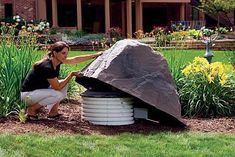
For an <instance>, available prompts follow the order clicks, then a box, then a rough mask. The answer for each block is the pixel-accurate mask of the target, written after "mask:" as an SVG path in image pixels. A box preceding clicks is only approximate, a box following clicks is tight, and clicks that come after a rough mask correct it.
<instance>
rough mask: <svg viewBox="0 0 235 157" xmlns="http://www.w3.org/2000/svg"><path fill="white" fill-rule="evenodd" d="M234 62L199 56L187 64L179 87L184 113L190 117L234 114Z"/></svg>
mask: <svg viewBox="0 0 235 157" xmlns="http://www.w3.org/2000/svg"><path fill="white" fill-rule="evenodd" d="M232 69H233V68H232V67H231V65H230V66H229V65H224V64H222V63H221V62H214V63H212V64H209V63H208V61H207V60H206V59H205V58H199V57H196V58H195V59H194V61H193V63H191V64H189V65H188V66H186V67H185V68H184V69H183V71H182V73H183V74H184V75H183V77H182V78H181V79H180V83H181V85H182V86H181V88H180V90H179V93H180V99H181V103H182V104H183V114H184V115H186V116H189V117H193V116H198V117H217V116H231V115H234V112H235V79H234V70H232Z"/></svg>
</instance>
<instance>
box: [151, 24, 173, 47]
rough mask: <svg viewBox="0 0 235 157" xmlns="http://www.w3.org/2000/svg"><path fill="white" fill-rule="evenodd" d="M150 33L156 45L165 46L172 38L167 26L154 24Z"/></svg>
mask: <svg viewBox="0 0 235 157" xmlns="http://www.w3.org/2000/svg"><path fill="white" fill-rule="evenodd" d="M150 34H153V36H154V37H155V40H156V45H157V46H158V47H165V46H167V45H168V44H169V43H170V41H171V40H172V38H171V35H170V32H169V31H168V29H167V28H163V27H155V26H154V27H153V30H152V31H151V32H150Z"/></svg>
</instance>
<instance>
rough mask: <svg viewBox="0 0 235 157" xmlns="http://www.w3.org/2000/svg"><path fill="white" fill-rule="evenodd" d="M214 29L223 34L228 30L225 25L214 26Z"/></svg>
mask: <svg viewBox="0 0 235 157" xmlns="http://www.w3.org/2000/svg"><path fill="white" fill-rule="evenodd" d="M215 31H216V32H217V33H219V34H225V33H227V32H228V31H229V30H228V29H227V28H226V27H216V29H215Z"/></svg>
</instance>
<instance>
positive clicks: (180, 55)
mask: <svg viewBox="0 0 235 157" xmlns="http://www.w3.org/2000/svg"><path fill="white" fill-rule="evenodd" d="M90 53H95V51H70V52H69V56H76V55H84V54H90ZM161 53H162V54H163V55H164V57H165V58H166V59H167V60H169V59H170V58H172V57H173V58H174V60H183V62H184V63H185V64H186V63H188V62H192V61H193V59H194V57H198V56H201V57H203V55H204V54H205V50H162V51H161ZM213 53H214V57H213V59H212V62H215V61H220V62H223V63H228V62H229V60H228V57H227V56H226V53H229V51H228V52H225V51H213ZM88 63H90V61H86V62H83V63H80V64H77V65H72V66H69V68H71V70H78V69H79V70H81V69H82V68H84V67H85V66H86V65H87V64H88Z"/></svg>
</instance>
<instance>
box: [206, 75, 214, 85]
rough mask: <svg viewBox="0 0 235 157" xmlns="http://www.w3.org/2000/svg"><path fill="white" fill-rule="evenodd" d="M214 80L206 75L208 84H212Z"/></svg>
mask: <svg viewBox="0 0 235 157" xmlns="http://www.w3.org/2000/svg"><path fill="white" fill-rule="evenodd" d="M213 80H214V77H211V75H207V81H208V82H209V84H210V83H212V82H213Z"/></svg>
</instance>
